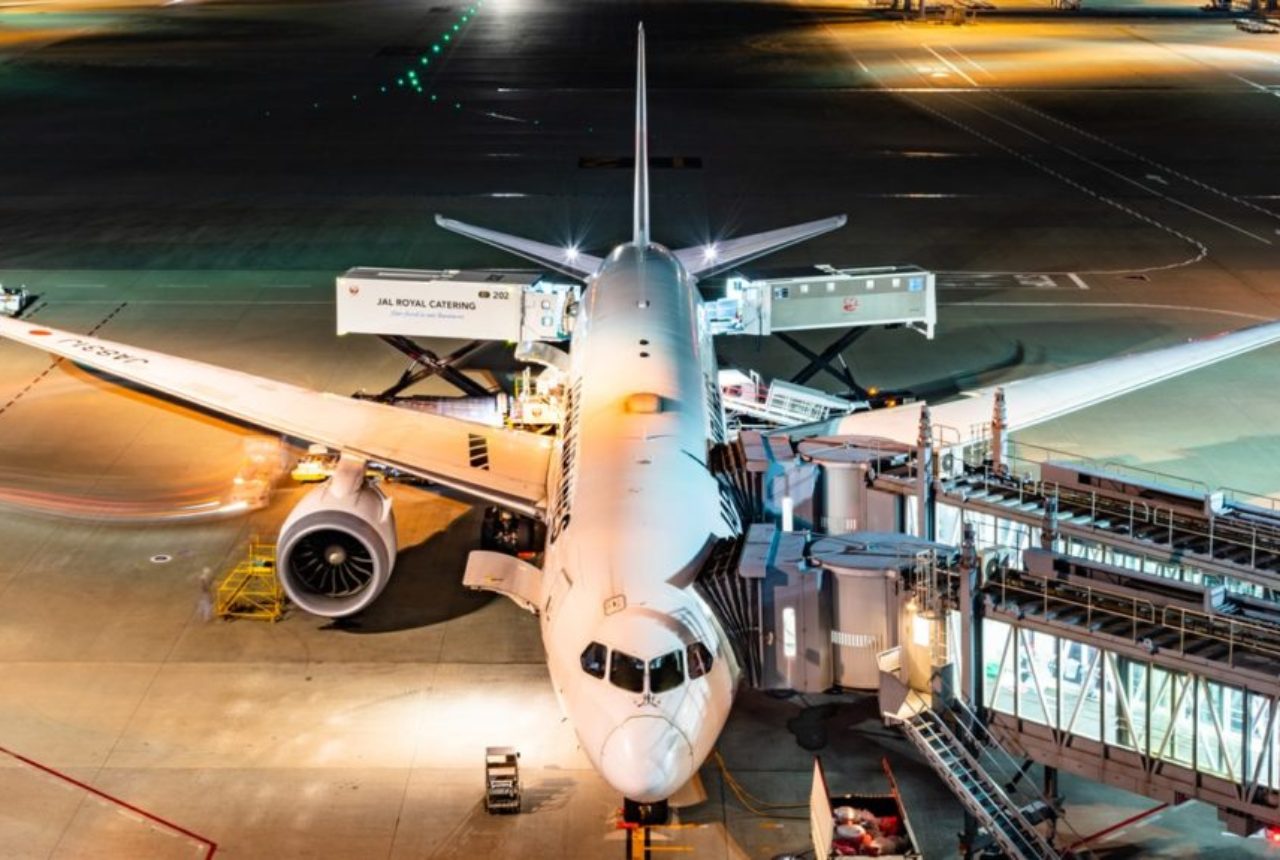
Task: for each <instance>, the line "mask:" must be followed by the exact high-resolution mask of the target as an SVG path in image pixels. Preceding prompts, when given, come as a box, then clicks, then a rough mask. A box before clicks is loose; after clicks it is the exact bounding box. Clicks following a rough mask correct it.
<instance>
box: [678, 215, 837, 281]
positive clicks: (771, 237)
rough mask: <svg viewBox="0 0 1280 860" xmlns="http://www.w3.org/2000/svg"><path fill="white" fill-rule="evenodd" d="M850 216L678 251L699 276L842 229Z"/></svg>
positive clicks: (687, 270) (686, 263)
mask: <svg viewBox="0 0 1280 860" xmlns="http://www.w3.org/2000/svg"><path fill="white" fill-rule="evenodd" d="M847 220H848V218H847V217H846V216H844V215H836V216H835V217H834V218H822V219H820V220H818V221H807V222H805V223H804V224H796V225H795V226H792V227H783V228H781V229H780V230H769V231H768V232H766V233H755V234H753V235H751V236H741V237H739V238H737V239H729V240H726V241H724V242H713V243H711V244H710V245H699V246H696V247H693V248H681V249H680V250H679V251H676V258H677V259H679V260H680V264H681V265H682V266H684V268H685V271H686V272H688V273H689V274H690V275H693V276H694V277H695V278H705V277H707V276H708V275H714V274H715V273H716V272H722V271H724V270H725V269H728V268H730V267H731V266H736V265H737V264H739V263H745V262H747V261H748V260H754V259H756V258H757V257H763V256H764V255H765V254H772V253H773V252H774V251H781V250H782V249H783V248H786V247H788V246H790V245H794V244H796V243H797V242H803V241H805V240H806V239H812V238H813V237H814V236H821V235H822V234H823V233H829V232H831V231H832V230H838V229H839V228H841V227H843V226H844V225H845V221H847Z"/></svg>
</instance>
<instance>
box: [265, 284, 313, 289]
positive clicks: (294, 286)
mask: <svg viewBox="0 0 1280 860" xmlns="http://www.w3.org/2000/svg"><path fill="white" fill-rule="evenodd" d="M313 286H315V285H314V284H267V285H266V287H267V289H269V290H309V289H311V288H312V287H313Z"/></svg>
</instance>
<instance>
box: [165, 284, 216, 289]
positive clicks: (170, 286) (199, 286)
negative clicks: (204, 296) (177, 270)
mask: <svg viewBox="0 0 1280 860" xmlns="http://www.w3.org/2000/svg"><path fill="white" fill-rule="evenodd" d="M155 287H156V289H158V290H204V289H208V288H209V285H208V284H156V285H155Z"/></svg>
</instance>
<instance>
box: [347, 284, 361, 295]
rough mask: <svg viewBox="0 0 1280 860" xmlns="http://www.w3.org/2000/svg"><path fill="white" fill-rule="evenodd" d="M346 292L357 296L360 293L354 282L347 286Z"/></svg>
mask: <svg viewBox="0 0 1280 860" xmlns="http://www.w3.org/2000/svg"><path fill="white" fill-rule="evenodd" d="M347 292H348V293H350V294H351V295H353V296H358V295H360V288H359V287H357V286H356V285H355V284H351V285H350V286H349V287H347Z"/></svg>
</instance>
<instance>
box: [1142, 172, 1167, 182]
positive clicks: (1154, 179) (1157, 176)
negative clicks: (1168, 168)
mask: <svg viewBox="0 0 1280 860" xmlns="http://www.w3.org/2000/svg"><path fill="white" fill-rule="evenodd" d="M1147 179H1150V180H1151V181H1152V182H1159V183H1160V184H1161V185H1168V184H1169V180H1167V179H1165V178H1164V177H1163V176H1161V175H1160V174H1158V173H1148V174H1147Z"/></svg>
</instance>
